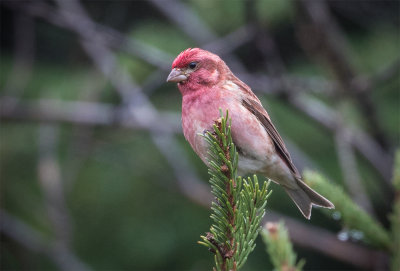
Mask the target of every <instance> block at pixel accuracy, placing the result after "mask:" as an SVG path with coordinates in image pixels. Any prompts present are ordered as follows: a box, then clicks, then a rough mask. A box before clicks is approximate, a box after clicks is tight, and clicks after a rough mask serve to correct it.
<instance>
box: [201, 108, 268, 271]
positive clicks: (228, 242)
mask: <svg viewBox="0 0 400 271" xmlns="http://www.w3.org/2000/svg"><path fill="white" fill-rule="evenodd" d="M213 128H214V129H213V131H212V132H207V133H206V134H205V135H204V138H205V140H206V141H207V142H208V144H209V146H210V149H209V159H208V163H209V174H210V176H211V178H210V183H211V189H212V191H211V192H212V194H213V195H214V196H215V201H214V202H212V206H211V209H212V214H211V219H212V220H213V225H212V226H211V228H210V232H207V233H206V236H201V238H202V239H203V241H199V243H200V244H202V245H205V246H206V247H208V248H209V250H210V251H211V252H212V253H214V255H215V257H214V258H215V268H214V270H218V271H220V270H221V271H228V270H239V269H240V268H241V267H242V266H243V264H244V263H245V262H246V260H247V257H248V255H249V254H250V252H251V251H253V249H254V247H255V239H256V238H257V235H258V233H259V231H260V230H261V227H260V226H259V225H260V222H261V219H262V218H263V216H264V213H265V210H264V207H265V205H266V203H267V198H268V196H269V193H267V187H268V184H267V182H264V184H263V185H262V187H260V186H259V184H258V179H257V177H256V176H254V177H253V179H251V178H248V179H247V180H246V179H243V178H241V177H240V176H238V175H237V166H238V159H239V156H238V153H237V151H236V147H235V145H234V143H233V141H232V136H231V125H230V119H229V115H228V111H227V112H226V116H225V117H224V116H223V114H222V112H221V118H219V119H218V120H216V121H215V124H214V127H213Z"/></svg>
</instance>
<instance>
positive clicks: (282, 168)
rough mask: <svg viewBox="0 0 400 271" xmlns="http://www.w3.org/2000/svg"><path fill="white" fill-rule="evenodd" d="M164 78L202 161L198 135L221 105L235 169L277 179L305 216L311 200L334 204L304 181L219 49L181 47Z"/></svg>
mask: <svg viewBox="0 0 400 271" xmlns="http://www.w3.org/2000/svg"><path fill="white" fill-rule="evenodd" d="M167 82H174V83H177V85H178V89H179V91H180V92H181V94H182V129H183V134H184V136H185V138H186V140H187V141H188V142H189V144H190V145H191V147H192V148H193V150H194V151H195V152H196V154H197V155H198V156H199V157H200V159H201V160H202V161H203V162H204V163H205V164H208V162H207V161H208V160H207V159H208V149H209V145H208V143H207V142H206V141H205V139H204V137H203V136H201V135H202V134H205V133H206V132H207V131H212V129H213V128H212V127H213V124H214V123H215V121H216V120H217V119H219V118H220V110H222V111H223V112H225V111H226V110H227V111H228V112H229V115H230V118H231V134H232V140H233V143H234V144H235V146H236V150H237V152H238V156H239V159H238V160H239V161H238V174H240V175H241V176H244V175H246V174H261V175H263V176H265V177H267V178H268V179H271V180H272V181H273V182H275V183H277V184H279V185H280V186H282V187H283V188H284V189H285V191H286V193H287V194H288V195H289V197H290V198H291V199H292V200H293V201H294V203H295V204H296V206H297V207H298V208H299V210H300V212H301V213H302V214H303V216H304V217H305V218H307V219H310V217H311V210H312V206H313V205H317V206H320V207H325V208H334V205H333V204H332V203H331V202H330V201H329V200H328V199H326V198H325V197H323V196H322V195H320V194H318V193H317V192H316V191H314V190H313V189H312V188H310V187H309V186H308V185H307V184H306V183H305V182H304V181H303V179H302V176H301V175H300V173H299V171H298V170H297V168H296V167H295V165H294V164H293V161H292V159H291V157H290V154H289V152H288V150H287V148H286V146H285V143H284V142H283V140H282V137H281V136H280V135H279V133H278V131H277V129H276V128H275V126H274V124H273V123H272V121H271V118H270V116H269V115H268V113H267V111H266V110H265V109H264V107H263V106H262V104H261V102H260V100H259V99H258V98H257V96H256V95H255V94H254V93H253V91H252V90H251V88H250V87H249V86H248V85H246V84H245V83H244V82H242V81H241V80H240V79H238V78H237V77H236V76H235V75H234V74H233V73H232V71H231V70H230V69H229V67H228V66H227V65H226V63H225V62H224V61H223V60H222V59H221V58H220V57H219V56H218V55H216V54H214V53H211V52H209V51H206V50H203V49H200V48H188V49H186V50H184V51H182V52H181V53H180V54H179V55H178V56H177V57H176V58H175V60H174V61H173V63H172V70H171V72H170V74H169V75H168V78H167Z"/></svg>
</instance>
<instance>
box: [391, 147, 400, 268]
mask: <svg viewBox="0 0 400 271" xmlns="http://www.w3.org/2000/svg"><path fill="white" fill-rule="evenodd" d="M393 186H394V190H395V199H394V203H393V213H392V214H391V215H390V222H391V237H392V240H393V247H392V249H393V250H392V260H391V270H392V271H397V270H400V150H397V152H396V157H395V162H394V169H393Z"/></svg>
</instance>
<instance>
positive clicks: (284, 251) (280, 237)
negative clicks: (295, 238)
mask: <svg viewBox="0 0 400 271" xmlns="http://www.w3.org/2000/svg"><path fill="white" fill-rule="evenodd" d="M261 236H262V238H263V240H264V243H265V245H266V246H267V253H268V255H269V256H270V259H271V262H272V264H273V266H274V267H275V270H277V271H301V270H302V268H303V266H304V264H305V260H303V259H302V260H300V261H299V262H298V263H297V264H296V258H297V256H296V254H295V253H294V251H293V246H292V243H291V242H290V239H289V235H288V232H287V229H286V227H285V225H284V224H283V222H279V223H270V222H268V223H266V224H265V226H264V228H263V230H262V231H261Z"/></svg>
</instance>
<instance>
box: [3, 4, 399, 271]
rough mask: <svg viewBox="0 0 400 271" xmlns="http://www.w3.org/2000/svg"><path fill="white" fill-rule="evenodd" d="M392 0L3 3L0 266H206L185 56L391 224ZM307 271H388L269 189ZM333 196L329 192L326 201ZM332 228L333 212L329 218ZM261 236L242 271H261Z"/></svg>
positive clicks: (349, 236) (342, 233)
mask: <svg viewBox="0 0 400 271" xmlns="http://www.w3.org/2000/svg"><path fill="white" fill-rule="evenodd" d="M399 10H400V7H399V2H398V1H295V0H293V1H288V0H249V1H222V0H218V1H212V0H204V1H195V0H189V1H178V0H173V1H158V0H151V1H78V0H65V1H63V0H55V1H50V0H49V1H4V0H2V1H1V2H0V20H1V32H0V38H1V59H0V60H1V61H0V118H1V127H0V128H1V130H0V135H1V149H0V155H1V158H0V174H1V187H0V189H1V201H0V202H1V269H2V270H210V269H211V267H212V265H213V259H212V254H211V253H210V252H208V251H207V249H205V248H204V247H202V246H200V245H198V244H197V243H196V242H197V241H198V240H200V237H199V236H200V235H201V234H204V232H206V231H207V230H208V229H209V226H210V224H211V219H210V218H209V214H210V209H209V207H208V206H209V204H210V201H211V197H210V194H209V190H210V188H209V185H208V176H207V169H206V167H205V166H204V165H203V164H202V163H201V161H200V159H199V158H197V157H196V156H195V154H194V152H193V151H192V150H191V149H190V147H189V144H188V143H187V142H186V141H185V140H184V138H183V135H182V132H181V127H180V108H181V96H180V93H179V91H178V90H177V87H176V86H175V85H174V84H166V83H165V80H166V77H167V75H168V73H169V70H170V65H171V63H172V60H173V59H174V57H175V56H176V55H177V54H178V53H180V52H181V51H182V50H184V49H186V48H188V47H201V48H204V49H208V50H210V51H212V52H214V53H217V54H218V55H220V56H221V57H222V58H223V59H224V60H225V61H226V62H227V64H228V65H229V66H230V67H231V69H232V71H233V72H234V73H235V74H236V75H237V76H238V77H239V78H241V79H242V80H243V81H245V82H246V83H247V84H248V85H250V86H251V87H252V88H253V90H254V92H256V94H257V95H258V96H259V97H260V99H261V101H262V103H263V104H264V106H265V107H266V108H267V110H268V111H269V113H270V115H271V117H272V119H273V121H274V123H275V125H276V126H277V128H278V130H279V131H280V133H281V134H282V136H283V138H284V139H285V141H286V143H287V146H288V149H289V150H290V152H291V153H292V156H293V160H294V163H295V164H296V165H297V166H298V168H299V169H301V170H303V169H305V168H309V169H314V170H317V171H319V172H320V173H322V174H324V175H325V176H327V177H328V178H329V179H330V180H331V181H332V182H335V183H337V184H339V185H340V186H342V187H343V189H344V190H345V191H346V192H347V193H348V194H349V195H350V196H351V197H352V198H353V199H354V201H355V202H356V203H357V204H359V205H360V206H361V207H362V208H363V209H364V210H366V211H367V212H368V213H370V214H371V215H372V216H374V217H376V218H377V220H379V221H380V222H381V223H382V224H383V225H384V226H385V227H388V214H389V213H390V211H391V208H392V207H391V206H392V200H393V192H392V191H393V189H392V187H391V184H390V179H391V175H392V165H393V153H394V150H395V149H396V147H397V146H398V145H399V134H400V132H399V131H400V129H399V123H400V119H399V118H400V117H399V116H400V112H399V106H400V97H399V93H400V91H399V90H400V88H399V84H400V82H399V80H400V79H399V68H400V54H399V52H400V51H399V48H400V46H399V45H400V44H399ZM272 189H273V194H272V196H271V197H270V199H269V202H268V205H267V214H266V216H265V221H276V220H284V221H285V222H286V225H287V226H288V228H289V232H290V235H291V238H292V241H293V243H294V248H295V250H296V253H297V254H298V256H299V257H301V258H305V259H306V261H307V263H306V265H305V269H306V270H343V269H346V270H377V269H378V270H382V268H383V269H385V267H387V264H388V259H387V255H386V254H385V253H383V252H379V251H377V250H376V249H374V248H373V247H370V246H368V245H367V244H365V243H363V240H362V234H361V235H360V233H357V232H353V231H348V230H347V229H345V228H343V227H342V226H341V224H340V222H338V221H337V218H338V217H340V214H338V213H335V212H332V213H331V214H332V216H331V217H329V216H326V215H324V214H322V213H321V212H320V211H319V210H314V212H313V217H312V219H311V221H306V220H305V219H303V218H302V217H301V215H300V213H299V212H298V210H297V208H296V207H295V206H294V205H293V204H292V202H291V201H290V200H289V198H288V197H287V196H286V195H285V194H284V192H283V191H282V189H280V188H279V187H277V186H275V185H273V186H272ZM327 196H328V197H329V195H327ZM335 219H336V220H335ZM271 268H272V265H271V263H270V260H269V259H268V256H267V254H266V253H265V246H264V244H263V243H262V242H261V240H258V243H257V247H256V249H255V251H254V252H253V253H252V254H251V255H250V257H249V259H248V262H247V263H246V265H245V267H244V268H243V270H270V269H271Z"/></svg>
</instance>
